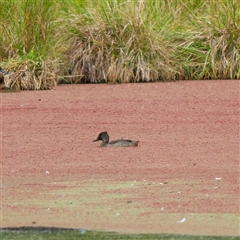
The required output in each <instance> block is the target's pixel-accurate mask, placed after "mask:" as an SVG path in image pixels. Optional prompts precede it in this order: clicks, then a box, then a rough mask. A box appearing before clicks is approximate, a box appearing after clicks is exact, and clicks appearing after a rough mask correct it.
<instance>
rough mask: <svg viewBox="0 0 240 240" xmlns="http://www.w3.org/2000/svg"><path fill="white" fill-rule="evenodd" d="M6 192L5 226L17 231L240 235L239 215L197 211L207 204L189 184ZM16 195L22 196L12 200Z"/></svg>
mask: <svg viewBox="0 0 240 240" xmlns="http://www.w3.org/2000/svg"><path fill="white" fill-rule="evenodd" d="M182 186H184V187H182ZM5 191H6V193H5V197H4V200H3V206H4V214H3V222H4V225H5V226H11V222H12V219H15V224H16V223H17V224H16V225H17V226H34V227H38V226H56V227H67V226H69V227H71V228H87V229H94V230H106V231H109V230H111V231H116V232H118V231H123V229H124V231H125V232H129V233H136V232H137V233H146V232H148V233H154V232H155V229H156V225H157V226H158V229H159V230H158V231H159V232H161V233H179V234H183V233H189V232H190V233H192V234H201V233H204V234H205V235H211V234H212V232H214V233H216V235H218V234H219V230H220V229H222V228H224V229H225V231H226V232H227V235H237V234H238V233H237V229H238V223H239V220H238V216H237V215H236V214H233V213H212V212H205V213H204V212H203V213H200V212H199V211H198V207H197V206H198V204H201V203H202V199H201V198H199V196H198V195H197V194H196V195H193V196H194V198H193V196H192V194H190V189H189V187H186V182H180V183H179V184H177V182H173V183H171V182H168V183H162V182H156V181H155V182H147V181H145V180H143V181H136V180H134V181H125V182H117V181H107V180H99V179H94V180H88V181H87V180H85V181H82V182H77V181H76V182H74V181H72V182H50V183H49V182H48V183H42V184H28V190H27V191H26V190H25V186H24V185H23V187H18V188H16V187H13V188H12V189H11V188H10V189H5ZM10 193H11V194H16V196H17V197H14V198H12V197H11V196H12V195H11V194H10ZM183 195H185V196H184V197H183ZM188 197H189V198H190V201H193V200H194V199H195V201H196V200H197V204H196V205H195V208H193V207H192V205H193V203H192V204H190V203H189V202H188ZM16 219H19V222H16ZM74 234H75V233H74ZM136 236H138V235H136ZM53 239H54V238H53ZM120 239H121V238H120ZM123 239H124V238H123ZM130 239H131V238H130ZM140 239H141V238H140ZM142 239H144V238H142ZM148 239H149V238H148Z"/></svg>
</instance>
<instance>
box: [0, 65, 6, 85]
mask: <svg viewBox="0 0 240 240" xmlns="http://www.w3.org/2000/svg"><path fill="white" fill-rule="evenodd" d="M5 74H7V73H6V72H5V71H4V70H3V69H2V68H1V67H0V89H3V88H4V75H5Z"/></svg>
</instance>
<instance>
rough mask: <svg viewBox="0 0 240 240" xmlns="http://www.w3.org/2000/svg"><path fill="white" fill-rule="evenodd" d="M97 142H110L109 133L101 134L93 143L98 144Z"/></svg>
mask: <svg viewBox="0 0 240 240" xmlns="http://www.w3.org/2000/svg"><path fill="white" fill-rule="evenodd" d="M97 141H103V142H105V143H108V142H109V135H108V133H107V132H101V133H99V135H98V137H97V139H95V140H93V142H97Z"/></svg>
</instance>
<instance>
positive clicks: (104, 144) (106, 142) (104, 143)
mask: <svg viewBox="0 0 240 240" xmlns="http://www.w3.org/2000/svg"><path fill="white" fill-rule="evenodd" d="M107 144H108V140H104V141H102V143H101V145H100V146H101V147H105V146H106V145H107Z"/></svg>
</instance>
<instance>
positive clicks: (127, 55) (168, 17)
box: [0, 0, 240, 89]
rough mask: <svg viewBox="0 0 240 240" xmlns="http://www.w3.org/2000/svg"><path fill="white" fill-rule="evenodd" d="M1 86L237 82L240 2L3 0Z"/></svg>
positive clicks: (239, 68)
mask: <svg viewBox="0 0 240 240" xmlns="http://www.w3.org/2000/svg"><path fill="white" fill-rule="evenodd" d="M1 2H2V4H1V6H2V7H1V9H0V21H1V22H2V23H3V24H2V25H1V26H0V32H1V35H0V58H1V59H0V60H1V61H2V64H1V66H2V67H5V68H6V69H7V70H9V71H10V72H11V74H9V76H8V77H6V85H8V86H9V87H14V86H15V87H17V88H19V89H49V88H52V87H53V86H55V85H56V84H57V83H102V82H120V83H124V82H150V81H176V80H184V79H196V80H199V79H239V78H240V54H239V53H240V2H239V1H238V0H221V1H212V0H206V1H201V0H178V1H169V0H103V1H91V0H81V1H80V0H68V1H64V0H61V1H60V0H51V1H44V0H18V1H16V0H1Z"/></svg>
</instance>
